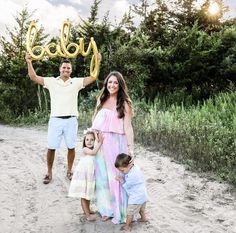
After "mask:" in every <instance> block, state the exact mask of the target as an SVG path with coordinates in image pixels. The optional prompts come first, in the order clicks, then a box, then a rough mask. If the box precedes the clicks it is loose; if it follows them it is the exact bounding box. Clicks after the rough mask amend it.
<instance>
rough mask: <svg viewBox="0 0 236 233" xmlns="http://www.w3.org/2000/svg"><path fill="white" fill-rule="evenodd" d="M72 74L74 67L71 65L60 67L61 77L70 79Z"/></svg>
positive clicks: (64, 64)
mask: <svg viewBox="0 0 236 233" xmlns="http://www.w3.org/2000/svg"><path fill="white" fill-rule="evenodd" d="M71 73H72V66H71V64H70V63H62V65H61V67H60V76H61V77H64V78H69V77H70V75H71Z"/></svg>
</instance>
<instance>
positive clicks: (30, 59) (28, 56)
mask: <svg viewBox="0 0 236 233" xmlns="http://www.w3.org/2000/svg"><path fill="white" fill-rule="evenodd" d="M25 60H26V62H27V63H31V62H32V60H33V58H32V57H31V55H30V54H29V53H26V54H25Z"/></svg>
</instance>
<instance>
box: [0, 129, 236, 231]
mask: <svg viewBox="0 0 236 233" xmlns="http://www.w3.org/2000/svg"><path fill="white" fill-rule="evenodd" d="M46 138H47V132H46V129H45V128H40V129H37V128H18V127H10V126H6V125H0V157H1V163H0V232H1V233H10V232H11V233H25V232H30V233H34V232H35V233H36V232H37V233H39V232H40V233H51V232H53V233H54V232H55V233H72V232H77V233H79V232H81V233H82V232H83V233H86V232H88V233H93V232H96V233H112V232H120V227H121V225H114V224H113V223H111V221H108V222H105V223H104V222H102V221H101V219H100V216H99V215H98V214H97V215H96V222H92V223H91V222H90V223H88V222H86V221H85V220H84V217H83V212H82V209H81V206H80V201H79V200H78V199H74V198H68V197H67V192H68V187H69V181H68V180H67V179H66V177H65V176H66V149H65V146H64V144H62V146H61V149H60V150H58V152H57V155H56V158H55V162H54V170H53V172H54V175H53V181H52V183H50V184H49V185H44V184H43V183H42V178H43V177H44V175H45V173H46V145H47V144H46ZM81 139H82V135H81V134H80V135H79V139H78V143H77V144H78V148H79V147H80V146H81ZM135 154H136V155H137V158H136V160H135V162H136V163H137V164H138V165H139V166H140V167H141V168H142V170H143V172H144V174H145V177H146V182H147V189H148V194H149V202H148V204H147V217H148V219H149V221H150V222H149V223H147V224H146V223H145V224H141V223H137V222H135V223H134V226H133V230H132V232H137V233H139V232H140V233H141V232H144V233H152V232H153V233H154V232H155V233H159V232H160V233H174V232H175V233H177V232H179V233H200V232H202V233H210V232H212V233H221V232H222V233H226V232H227V233H233V232H236V190H235V188H233V187H231V186H229V185H227V184H222V183H218V182H216V181H214V180H213V179H210V178H207V177H206V176H203V175H199V174H197V173H193V172H191V171H188V170H187V169H185V167H184V166H183V165H181V164H178V163H176V162H174V161H172V160H171V158H169V157H167V156H163V155H161V154H160V153H159V152H152V151H149V150H147V149H145V148H144V147H142V146H140V145H136V148H135ZM78 157H79V156H78V155H77V156H76V159H75V163H74V166H75V165H76V164H77V162H78ZM92 208H93V209H94V210H96V205H95V203H92Z"/></svg>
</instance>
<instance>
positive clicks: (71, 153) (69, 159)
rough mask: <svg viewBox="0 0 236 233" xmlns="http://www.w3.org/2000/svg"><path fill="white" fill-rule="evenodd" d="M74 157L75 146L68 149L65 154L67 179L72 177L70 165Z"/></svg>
mask: <svg viewBox="0 0 236 233" xmlns="http://www.w3.org/2000/svg"><path fill="white" fill-rule="evenodd" d="M74 159H75V148H74V149H68V154H67V164H68V167H67V177H68V179H69V180H71V178H72V171H71V170H72V166H73V163H74Z"/></svg>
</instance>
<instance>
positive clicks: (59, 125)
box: [48, 116, 78, 150]
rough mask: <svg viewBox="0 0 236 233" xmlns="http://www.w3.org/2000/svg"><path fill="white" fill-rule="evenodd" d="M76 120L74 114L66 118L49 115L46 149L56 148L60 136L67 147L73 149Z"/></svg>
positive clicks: (76, 128) (75, 136) (75, 137)
mask: <svg viewBox="0 0 236 233" xmlns="http://www.w3.org/2000/svg"><path fill="white" fill-rule="evenodd" d="M77 132H78V121H77V118H76V117H75V116H73V117H70V118H68V119H62V118H58V117H51V118H50V119H49V122H48V149H53V150H54V149H58V148H59V147H60V144H61V139H62V136H63V137H64V141H65V144H66V146H67V148H68V149H74V148H75V143H76V139H77Z"/></svg>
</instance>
